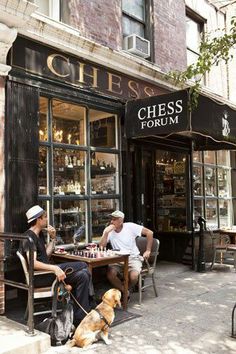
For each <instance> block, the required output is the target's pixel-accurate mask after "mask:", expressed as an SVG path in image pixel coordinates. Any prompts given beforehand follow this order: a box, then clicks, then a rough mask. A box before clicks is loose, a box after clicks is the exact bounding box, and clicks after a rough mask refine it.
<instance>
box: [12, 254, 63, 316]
mask: <svg viewBox="0 0 236 354" xmlns="http://www.w3.org/2000/svg"><path fill="white" fill-rule="evenodd" d="M16 254H17V256H18V258H19V259H20V262H21V265H22V268H23V271H24V275H25V281H26V284H27V285H28V286H29V270H28V264H27V261H26V259H25V257H24V256H23V255H22V254H21V253H20V252H19V251H17V252H16ZM52 273H53V272H51V271H38V270H37V271H34V276H44V275H47V274H52ZM53 274H54V273H53ZM56 285H57V279H56V278H55V280H54V281H53V283H52V285H51V286H47V287H40V288H34V293H33V298H34V300H35V299H44V298H52V297H53V294H54V290H55V289H56ZM34 307H35V306H34V302H33V315H34V316H36V315H41V314H44V313H51V309H50V310H43V311H34V310H35V308H34ZM27 316H28V304H27V308H26V311H25V318H27Z"/></svg>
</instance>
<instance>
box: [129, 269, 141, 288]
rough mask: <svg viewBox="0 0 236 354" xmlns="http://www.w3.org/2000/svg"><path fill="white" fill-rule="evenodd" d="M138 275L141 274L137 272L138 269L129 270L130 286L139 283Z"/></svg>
mask: <svg viewBox="0 0 236 354" xmlns="http://www.w3.org/2000/svg"><path fill="white" fill-rule="evenodd" d="M138 276H139V272H137V271H136V270H131V271H130V272H129V288H132V287H133V286H135V285H136V284H137V282H138Z"/></svg>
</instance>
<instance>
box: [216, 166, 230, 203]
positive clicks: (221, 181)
mask: <svg viewBox="0 0 236 354" xmlns="http://www.w3.org/2000/svg"><path fill="white" fill-rule="evenodd" d="M218 195H219V197H221V198H229V196H230V171H229V170H228V169H225V168H218Z"/></svg>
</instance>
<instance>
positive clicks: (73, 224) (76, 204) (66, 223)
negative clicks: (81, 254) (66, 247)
mask: <svg viewBox="0 0 236 354" xmlns="http://www.w3.org/2000/svg"><path fill="white" fill-rule="evenodd" d="M85 215H86V202H85V201H78V200H74V201H73V200H70V201H68V200H55V201H54V225H55V228H56V231H57V236H58V237H60V243H74V241H75V239H76V241H77V242H84V241H85V240H86V239H87V238H86V233H87V231H86V227H85V225H86V223H85Z"/></svg>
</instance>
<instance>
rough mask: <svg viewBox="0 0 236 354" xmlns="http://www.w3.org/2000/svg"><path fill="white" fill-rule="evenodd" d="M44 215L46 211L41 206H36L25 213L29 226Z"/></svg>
mask: <svg viewBox="0 0 236 354" xmlns="http://www.w3.org/2000/svg"><path fill="white" fill-rule="evenodd" d="M43 213H45V211H44V210H43V209H42V208H41V207H40V206H39V205H34V206H33V207H32V208H30V209H29V210H28V211H27V212H26V213H25V214H26V217H27V219H28V224H29V223H30V222H31V221H33V220H35V219H38V218H39V217H40V216H41V215H43Z"/></svg>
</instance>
